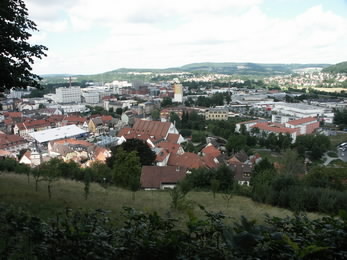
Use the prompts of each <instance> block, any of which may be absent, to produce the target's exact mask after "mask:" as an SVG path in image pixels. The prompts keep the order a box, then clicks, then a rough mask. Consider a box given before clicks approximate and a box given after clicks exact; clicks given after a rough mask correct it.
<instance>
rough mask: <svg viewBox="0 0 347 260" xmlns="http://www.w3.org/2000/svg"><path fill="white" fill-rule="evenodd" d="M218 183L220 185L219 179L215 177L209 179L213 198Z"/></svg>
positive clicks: (217, 188)
mask: <svg viewBox="0 0 347 260" xmlns="http://www.w3.org/2000/svg"><path fill="white" fill-rule="evenodd" d="M219 185H220V182H219V180H216V179H212V180H211V190H212V194H213V199H215V198H216V192H217V191H218V190H219Z"/></svg>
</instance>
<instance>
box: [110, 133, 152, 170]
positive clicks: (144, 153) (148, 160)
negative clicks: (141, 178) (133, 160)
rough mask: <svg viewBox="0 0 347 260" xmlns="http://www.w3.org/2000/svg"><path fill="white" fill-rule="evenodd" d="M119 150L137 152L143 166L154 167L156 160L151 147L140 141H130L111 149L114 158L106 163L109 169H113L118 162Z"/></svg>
mask: <svg viewBox="0 0 347 260" xmlns="http://www.w3.org/2000/svg"><path fill="white" fill-rule="evenodd" d="M118 148H122V149H123V150H124V151H126V152H132V151H137V155H138V156H139V158H140V163H141V165H153V163H154V161H155V158H156V155H155V153H154V152H153V151H152V150H151V149H150V148H149V146H148V145H147V144H146V143H145V142H143V141H142V140H139V139H129V140H127V141H126V142H124V143H123V144H122V145H120V146H117V147H112V148H111V152H112V156H111V157H109V158H107V161H106V163H107V165H108V167H110V168H112V167H113V165H114V163H115V161H116V160H117V159H116V158H117V149H118Z"/></svg>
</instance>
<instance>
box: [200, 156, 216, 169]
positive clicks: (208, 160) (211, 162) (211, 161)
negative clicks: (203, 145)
mask: <svg viewBox="0 0 347 260" xmlns="http://www.w3.org/2000/svg"><path fill="white" fill-rule="evenodd" d="M215 158H216V157H214V156H210V155H208V154H207V155H205V156H203V157H202V161H203V163H204V164H205V165H206V166H207V167H208V168H217V167H218V165H219V164H218V163H216V162H215Z"/></svg>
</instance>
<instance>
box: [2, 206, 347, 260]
mask: <svg viewBox="0 0 347 260" xmlns="http://www.w3.org/2000/svg"><path fill="white" fill-rule="evenodd" d="M200 208H201V210H202V211H203V212H204V213H205V217H203V218H197V217H190V218H189V220H188V221H186V222H185V224H186V225H185V227H184V228H182V227H180V226H178V225H177V221H176V220H175V219H173V218H170V217H166V218H162V217H160V216H159V215H157V214H156V213H142V212H138V211H136V210H134V209H131V208H124V211H123V218H124V221H123V223H122V224H121V225H120V226H118V227H117V226H115V225H113V222H112V219H110V218H108V216H107V215H106V214H105V212H104V211H101V210H99V211H96V212H89V213H88V212H83V211H75V212H74V211H71V210H67V211H66V214H65V215H57V216H56V218H54V219H53V220H50V221H48V222H44V221H42V220H41V219H39V218H36V217H32V216H30V215H28V214H26V213H25V212H22V211H20V210H16V209H12V208H8V207H1V206H0V254H1V256H2V257H3V258H5V259H325V260H326V259H346V257H347V222H346V220H347V216H346V215H347V214H346V212H342V213H341V218H332V217H324V218H321V219H317V220H310V219H308V218H307V217H306V216H301V215H297V216H294V217H288V218H284V219H281V218H274V217H273V218H267V220H266V224H265V225H258V224H256V223H255V222H254V221H249V220H247V218H245V217H242V219H241V222H240V223H236V224H226V223H225V219H226V216H225V215H223V214H222V213H212V212H209V211H207V210H205V208H204V207H202V206H200Z"/></svg>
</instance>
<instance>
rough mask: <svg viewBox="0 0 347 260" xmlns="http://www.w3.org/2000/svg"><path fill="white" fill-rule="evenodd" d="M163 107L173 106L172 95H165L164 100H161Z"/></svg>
mask: <svg viewBox="0 0 347 260" xmlns="http://www.w3.org/2000/svg"><path fill="white" fill-rule="evenodd" d="M161 106H162V107H169V106H172V99H171V98H170V97H164V98H163V101H162V102H161Z"/></svg>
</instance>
